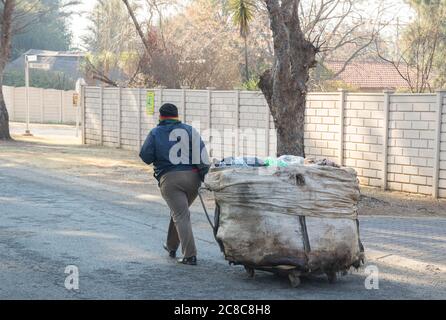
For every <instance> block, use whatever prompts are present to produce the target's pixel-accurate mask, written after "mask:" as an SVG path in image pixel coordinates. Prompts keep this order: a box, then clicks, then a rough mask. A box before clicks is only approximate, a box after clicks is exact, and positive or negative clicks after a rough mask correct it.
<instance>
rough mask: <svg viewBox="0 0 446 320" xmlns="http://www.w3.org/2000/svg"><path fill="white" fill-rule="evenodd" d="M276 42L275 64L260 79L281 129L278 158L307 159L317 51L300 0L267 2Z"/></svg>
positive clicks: (261, 86) (270, 0)
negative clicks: (303, 25) (312, 75)
mask: <svg viewBox="0 0 446 320" xmlns="http://www.w3.org/2000/svg"><path fill="white" fill-rule="evenodd" d="M265 3H266V5H267V9H268V12H269V17H270V22H271V30H272V31H273V40H274V65H273V68H272V69H271V70H268V71H266V72H265V73H264V74H263V75H262V76H261V78H260V83H259V86H260V89H261V90H262V92H263V94H264V95H265V98H266V100H267V102H268V105H269V108H270V110H271V114H272V116H273V118H274V123H275V126H276V129H277V144H278V150H277V153H278V156H281V155H285V154H288V155H295V156H301V157H305V144H304V125H305V107H306V95H307V82H308V79H309V74H310V69H311V68H313V67H314V66H315V65H316V53H317V49H316V48H315V47H314V46H313V44H312V43H311V42H309V41H308V40H306V39H305V35H304V34H303V32H302V29H301V27H300V21H299V15H298V14H299V12H298V8H299V0H282V1H281V2H280V3H279V0H265Z"/></svg>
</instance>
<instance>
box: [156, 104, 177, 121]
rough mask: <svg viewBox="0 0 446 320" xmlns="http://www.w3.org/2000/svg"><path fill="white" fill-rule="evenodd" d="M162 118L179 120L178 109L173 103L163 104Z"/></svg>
mask: <svg viewBox="0 0 446 320" xmlns="http://www.w3.org/2000/svg"><path fill="white" fill-rule="evenodd" d="M160 116H161V117H166V118H178V108H177V107H176V106H175V105H173V104H171V103H166V104H163V106H162V107H161V108H160Z"/></svg>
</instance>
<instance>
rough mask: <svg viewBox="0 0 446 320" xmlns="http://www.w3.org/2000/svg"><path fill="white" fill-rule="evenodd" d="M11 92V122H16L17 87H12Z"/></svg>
mask: <svg viewBox="0 0 446 320" xmlns="http://www.w3.org/2000/svg"><path fill="white" fill-rule="evenodd" d="M10 92H11V94H10V95H11V100H10V101H11V109H10V110H11V121H15V87H10Z"/></svg>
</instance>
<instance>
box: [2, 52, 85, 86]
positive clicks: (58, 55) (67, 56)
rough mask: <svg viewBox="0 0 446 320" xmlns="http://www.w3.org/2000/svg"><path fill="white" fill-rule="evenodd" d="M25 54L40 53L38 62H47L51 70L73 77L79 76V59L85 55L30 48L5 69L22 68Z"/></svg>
mask: <svg viewBox="0 0 446 320" xmlns="http://www.w3.org/2000/svg"><path fill="white" fill-rule="evenodd" d="M26 55H37V56H39V55H40V56H39V62H41V63H45V64H49V65H50V67H51V70H52V71H58V72H63V73H65V74H66V75H68V76H70V77H72V78H73V79H76V78H78V77H79V76H80V74H81V72H80V70H79V69H80V68H79V67H80V62H81V59H82V58H83V57H85V54H84V53H82V52H72V51H48V50H35V49H31V50H28V51H27V52H25V53H24V54H22V55H21V56H20V57H18V58H17V59H15V60H14V61H11V62H10V63H9V64H8V65H7V67H6V70H7V71H10V70H20V71H22V70H24V68H25V56H26Z"/></svg>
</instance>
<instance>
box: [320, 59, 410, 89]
mask: <svg viewBox="0 0 446 320" xmlns="http://www.w3.org/2000/svg"><path fill="white" fill-rule="evenodd" d="M325 66H326V67H327V68H328V69H330V70H331V71H332V72H335V73H336V72H338V71H339V70H341V69H342V67H343V66H344V62H342V61H327V62H325ZM403 70H404V69H402V71H403ZM403 74H404V73H403ZM413 76H414V75H413ZM336 80H341V81H343V82H345V83H347V84H350V85H353V86H355V87H358V88H367V89H398V88H409V85H408V84H407V82H406V81H405V80H404V79H403V78H402V77H401V76H400V74H399V73H398V71H397V70H396V69H395V67H394V66H393V65H392V64H390V63H388V62H376V61H355V62H351V63H349V64H348V65H347V67H346V68H345V70H344V71H343V72H342V73H341V74H340V75H339V76H338V77H337V78H336Z"/></svg>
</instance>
